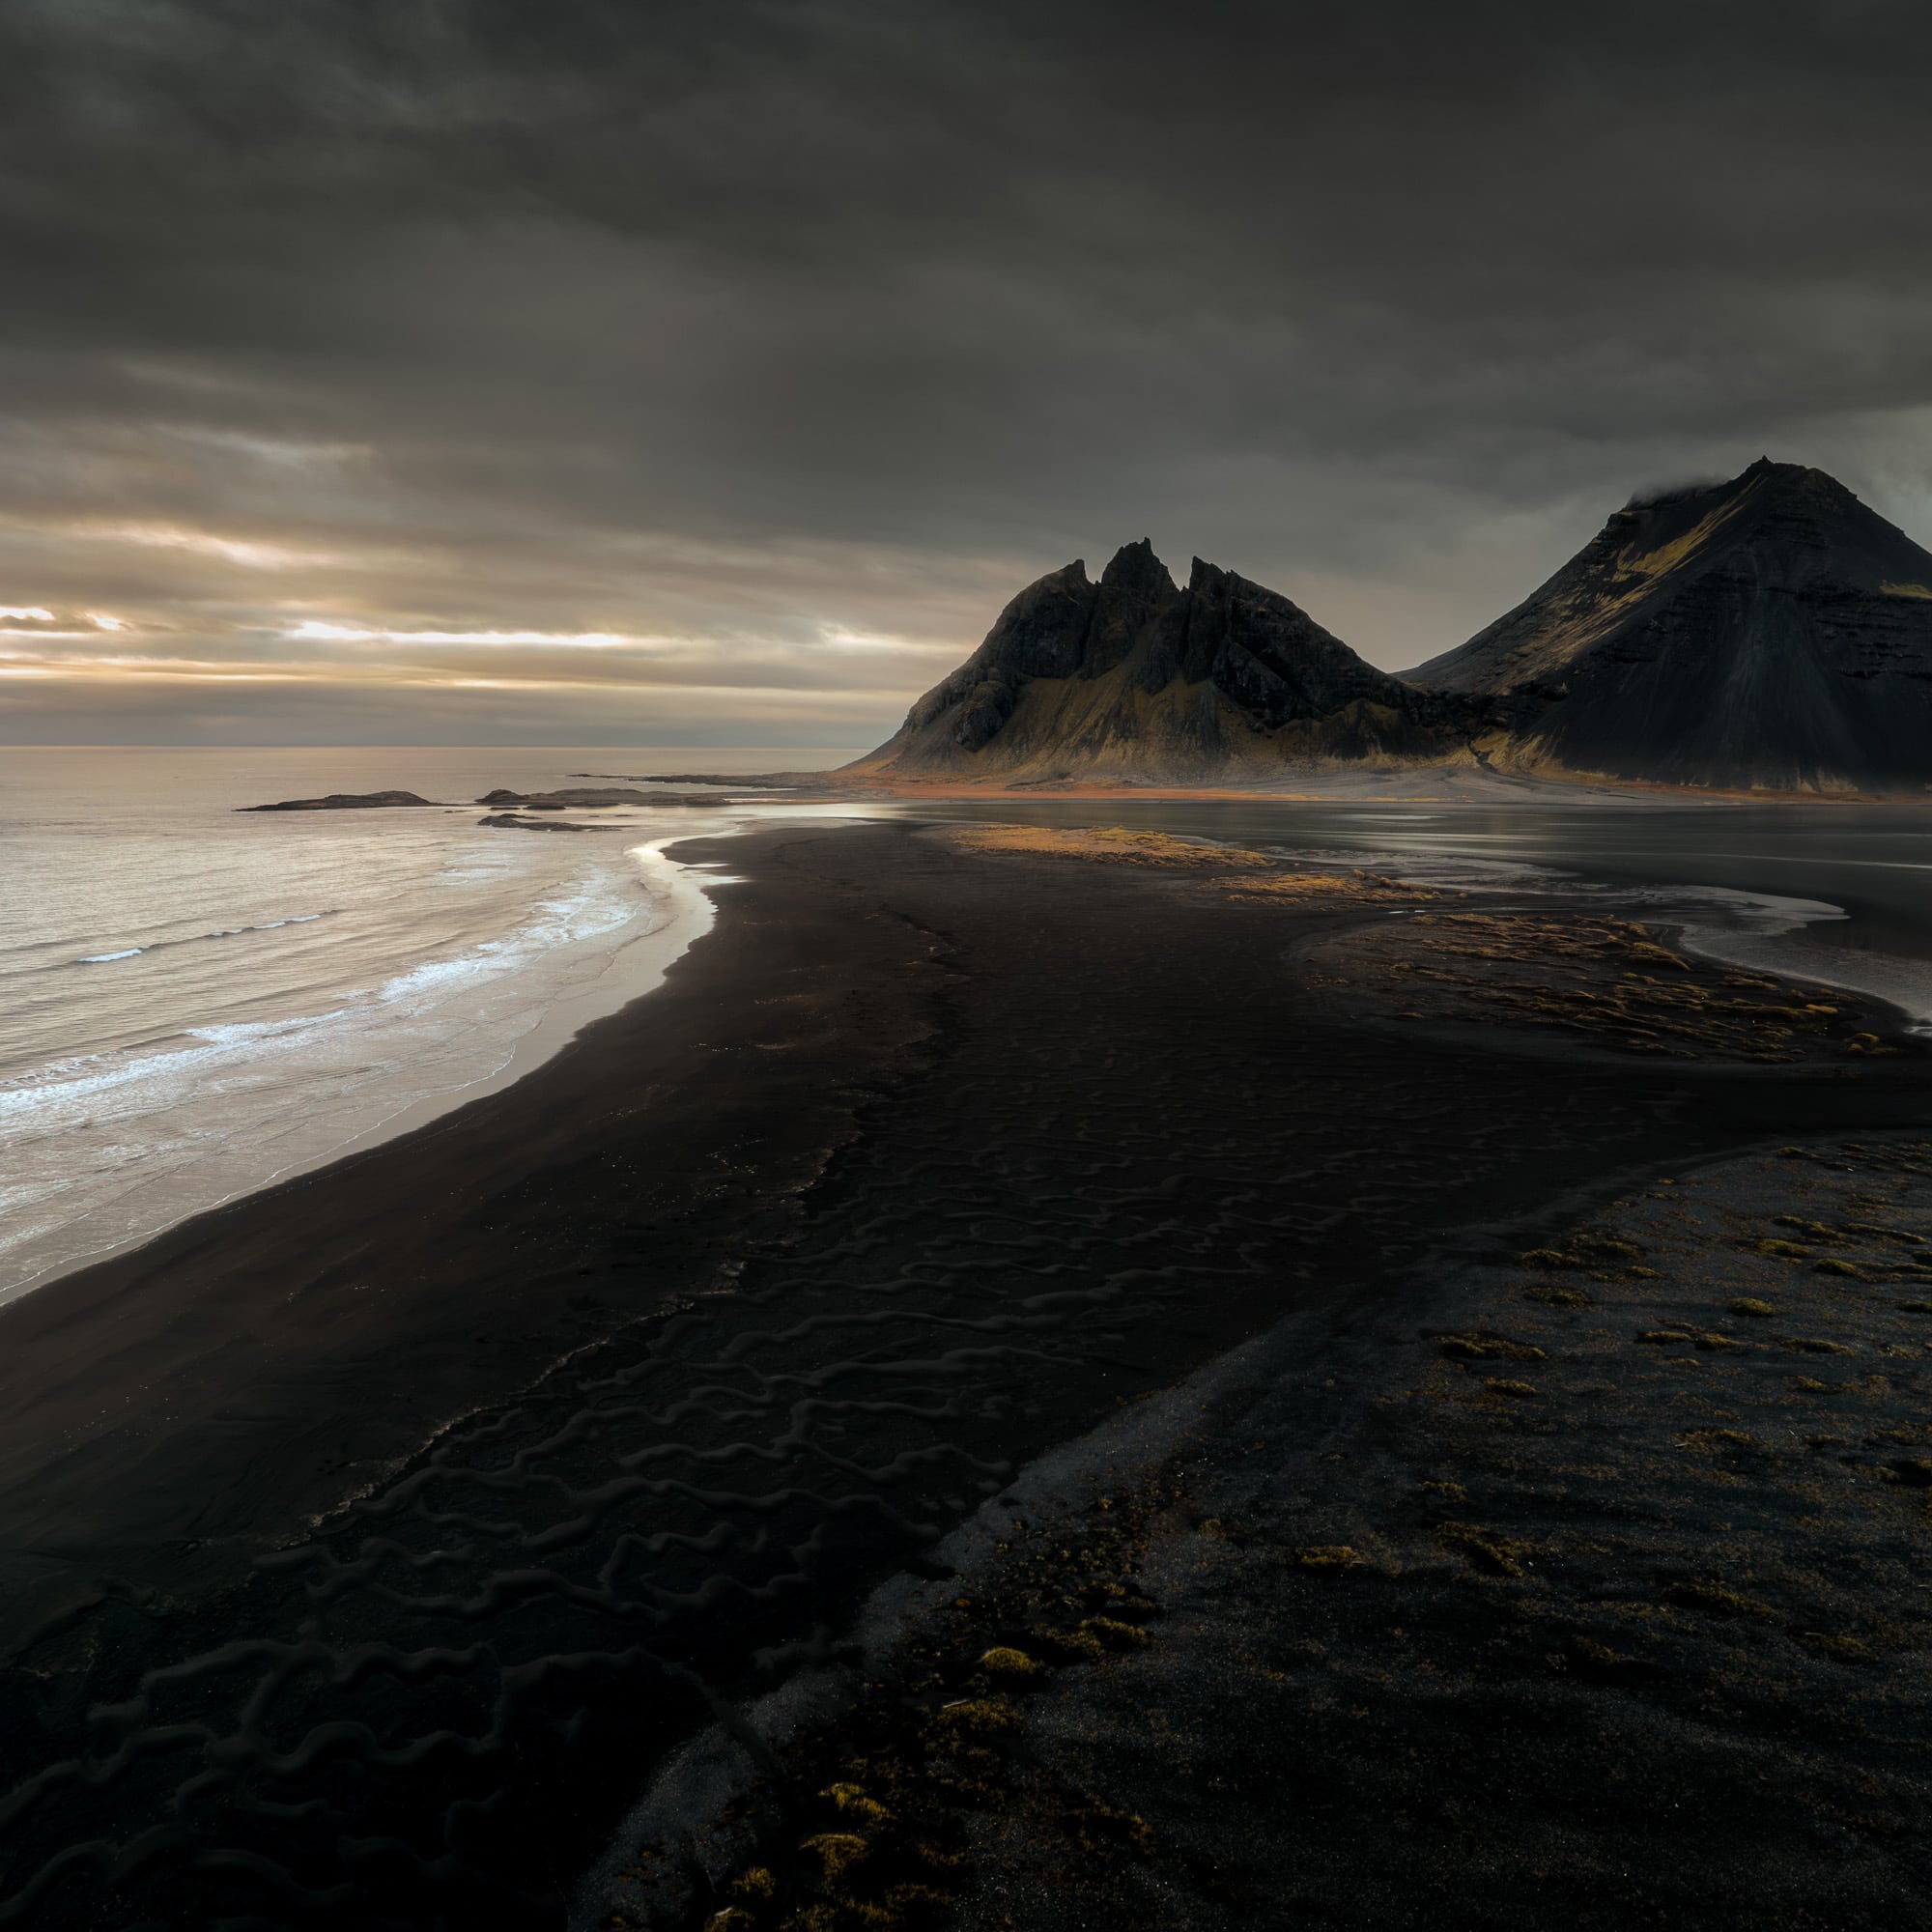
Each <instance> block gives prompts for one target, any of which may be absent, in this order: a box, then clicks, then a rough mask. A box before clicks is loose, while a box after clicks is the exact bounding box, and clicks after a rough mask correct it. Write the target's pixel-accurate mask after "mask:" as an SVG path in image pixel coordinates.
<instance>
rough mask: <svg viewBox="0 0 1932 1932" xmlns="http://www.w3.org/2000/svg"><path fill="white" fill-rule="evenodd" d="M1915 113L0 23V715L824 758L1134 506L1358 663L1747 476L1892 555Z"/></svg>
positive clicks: (1835, 45) (1514, 55)
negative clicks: (1608, 520) (1308, 619)
mask: <svg viewBox="0 0 1932 1932" xmlns="http://www.w3.org/2000/svg"><path fill="white" fill-rule="evenodd" d="M1565 14H1567V15H1569V17H1567V18H1565V17H1562V16H1563V15H1565ZM1928 83H1932V14H1927V13H1926V12H1925V10H1924V9H1923V8H1921V7H1918V6H1916V5H1909V4H1893V0H1833V4H1831V5H1829V6H1828V5H1822V4H1814V5H1791V4H1779V0H1752V4H1749V5H1731V4H1725V0H1715V4H1710V5H1705V6H1701V7H1698V8H1684V7H1682V6H1668V7H1666V6H1662V5H1658V4H1652V0H1635V4H1630V5H1625V6H1623V7H1620V8H1617V9H1591V10H1582V9H1576V10H1565V9H1550V8H1548V7H1543V6H1538V7H1531V6H1528V5H1499V4H1493V3H1492V0H1474V4H1470V5H1465V6H1463V7H1458V8H1441V7H1425V6H1423V5H1420V4H1414V3H1413V0H1404V4H1395V5H1390V4H1385V5H1381V6H1367V7H1363V6H1352V7H1349V8H1343V7H1340V6H1316V5H1307V4H1303V5H1292V6H1285V7H1284V6H1265V5H1260V4H1254V5H1248V4H1242V5H1233V4H1227V0H1218V4H1216V0H1208V4H1196V5H1193V6H1189V7H1186V8H1181V7H1179V6H1175V5H1173V4H1171V0H1169V4H1161V5H1146V4H1136V0H1115V4H1110V5H1109V6H1107V7H1104V8H1102V7H1098V6H1091V5H1084V4H1080V3H1079V0H1072V4H1064V5H1059V6H1054V7H1050V8H1041V7H1039V6H1037V5H1025V6H1022V5H1019V4H1017V3H1016V0H1015V4H987V0H975V3H974V4H954V3H953V0H927V4H923V5H922V6H920V7H917V8H906V7H903V6H895V5H888V4H884V0H783V4H745V0H701V3H699V0H660V4H658V5H654V6H653V7H651V8H648V9H641V8H639V7H637V6H635V5H634V4H632V3H631V0H556V4H554V5H545V6H537V5H533V4H531V3H530V0H493V4H486V3H485V0H438V4H431V0H295V4H291V5H289V6H286V7H275V8H261V7H252V6H244V5H243V4H241V0H195V4H191V5H190V4H170V3H169V0H86V3H85V4H83V3H82V0H38V4H36V0H26V4H23V5H22V6H20V7H17V8H14V9H11V10H8V11H7V13H6V14H5V15H4V17H0V261H4V263H5V265H6V268H7V271H8V274H7V285H8V296H7V300H6V301H5V302H4V303H0V415H4V417H5V421H4V424H3V425H0V428H3V429H4V435H0V604H4V605H5V606H6V607H7V609H8V611H9V612H10V613H11V614H0V738H11V739H14V740H16V741H17V740H39V741H42V742H62V741H99V740H102V739H122V738H131V739H141V738H151V739H156V740H161V741H168V740H175V741H183V740H185V741H211V740H230V741H237V740H252V741H256V742H325V741H327V740H328V739H330V738H331V737H335V738H351V739H373V740H387V741H390V742H434V741H445V742H487V741H490V740H500V739H508V740H521V741H523V742H533V743H542V742H579V743H587V742H607V743H618V742H658V743H663V742H669V741H675V740H680V739H684V740H690V741H693V742H705V741H709V742H714V743H716V742H733V741H735V742H766V743H783V742H790V743H797V744H802V745H810V744H818V745H850V744H858V743H863V742H867V741H869V740H870V739H872V738H874V737H876V736H880V735H883V733H884V732H885V731H886V730H887V729H889V728H890V727H891V725H892V724H893V723H894V722H895V718H896V715H897V713H898V712H899V711H900V710H901V709H902V708H903V705H904V703H905V701H906V699H907V698H908V697H909V696H911V695H912V694H913V693H915V692H917V691H918V690H920V689H922V688H923V687H924V686H925V685H927V684H929V683H931V682H932V681H933V680H934V679H935V678H936V677H937V676H938V675H939V674H940V672H942V671H943V670H944V669H945V668H948V667H949V666H950V664H951V663H952V661H953V660H954V659H955V658H956V657H957V656H959V655H961V654H963V652H964V651H965V650H966V649H968V648H970V646H971V645H972V644H973V643H974V642H975V641H977V639H978V637H979V636H980V633H982V632H983V631H984V629H985V628H986V627H987V625H988V623H989V622H990V621H991V618H992V615H993V614H994V612H995V611H997V609H998V607H999V605H1000V604H1001V603H1002V602H1004V600H1005V598H1006V597H1007V596H1008V595H1009V594H1010V592H1011V591H1012V590H1013V589H1014V588H1016V587H1017V586H1018V585H1019V583H1021V582H1024V581H1026V580H1027V579H1029V578H1031V577H1032V576H1035V575H1037V574H1038V572H1040V571H1041V570H1044V569H1048V568H1051V567H1053V566H1055V565H1057V564H1059V563H1061V562H1064V561H1065V559H1066V558H1067V557H1068V556H1071V555H1075V554H1082V555H1085V556H1087V557H1088V558H1089V560H1090V562H1093V563H1097V562H1098V561H1100V560H1102V559H1104V557H1105V555H1106V554H1109V553H1110V552H1111V550H1112V549H1113V548H1114V547H1115V545H1117V544H1118V543H1120V542H1122V541H1125V540H1127V539H1129V538H1132V537H1137V536H1140V535H1142V534H1144V533H1145V534H1151V535H1152V536H1153V537H1154V539H1155V542H1156V546H1157V548H1159V549H1161V550H1162V552H1163V554H1168V555H1169V556H1170V558H1171V560H1172V561H1174V562H1175V563H1176V564H1177V565H1178V566H1179V567H1180V568H1183V569H1184V567H1185V563H1186V559H1187V556H1188V555H1189V554H1190V553H1192V552H1199V553H1201V554H1204V555H1208V556H1210V557H1212V558H1214V559H1215V560H1216V561H1220V562H1223V563H1226V564H1228V565H1230V566H1231V567H1233V568H1236V569H1238V570H1241V571H1243V572H1245V573H1247V574H1248V575H1250V576H1253V577H1257V578H1260V579H1262V580H1263V581H1264V582H1270V583H1273V584H1275V585H1276V586H1277V587H1279V588H1281V589H1283V590H1286V591H1287V592H1288V593H1289V594H1290V595H1292V596H1294V597H1296V598H1297V599H1298V600H1299V601H1301V602H1302V603H1304V604H1306V605H1307V606H1308V607H1309V608H1310V609H1311V610H1312V611H1314V613H1315V614H1316V615H1317V616H1318V617H1319V618H1320V619H1321V621H1322V622H1323V623H1325V624H1326V625H1327V626H1328V627H1329V628H1330V629H1332V630H1334V631H1336V632H1338V633H1339V634H1340V635H1342V636H1343V637H1346V638H1348V639H1350V641H1351V642H1353V643H1355V644H1356V645H1357V647H1358V648H1360V649H1362V650H1364V652H1365V653H1366V654H1367V655H1369V656H1371V657H1373V658H1374V659H1376V660H1377V661H1378V662H1379V663H1382V664H1385V665H1390V666H1401V665H1405V664H1408V663H1413V662H1416V661H1418V660H1420V659H1422V658H1424V657H1426V656H1429V655H1431V654H1432V653H1434V652H1435V651H1436V650H1439V649H1442V648H1445V647H1446V646H1448V645H1449V644H1452V643H1455V642H1457V641H1460V639H1462V638H1463V637H1464V636H1466V635H1467V634H1468V633H1469V632H1470V631H1472V630H1474V629H1475V628H1476V627H1477V626H1478V625H1480V624H1481V623H1483V622H1485V621H1487V619H1488V618H1490V617H1491V616H1492V615H1494V614H1495V613H1496V612H1497V611H1500V610H1501V609H1503V608H1505V607H1506V606H1507V605H1509V604H1511V603H1513V602H1515V601H1517V599H1519V598H1520V596H1522V595H1524V594H1525V593H1526V592H1527V591H1528V590H1529V589H1531V588H1532V587H1533V586H1534V584H1535V583H1536V582H1538V581H1539V580H1540V579H1541V577H1543V576H1544V575H1546V574H1547V573H1548V570H1549V569H1551V568H1553V567H1554V565H1555V564H1556V563H1557V562H1558V561H1560V560H1561V558H1562V557H1563V556H1564V555H1566V554H1568V553H1569V551H1570V550H1572V549H1573V548H1575V546H1576V545H1577V543H1578V542H1580V541H1581V540H1582V538H1583V537H1584V536H1586V535H1587V534H1588V532H1589V531H1590V530H1592V529H1593V528H1594V527H1595V526H1597V525H1598V524H1599V523H1600V522H1601V520H1602V518H1603V516H1604V514H1605V512H1606V511H1607V510H1608V509H1609V508H1611V507H1613V506H1614V505H1615V503H1617V502H1618V501H1621V500H1622V499H1623V497H1626V496H1628V495H1629V494H1630V493H1631V492H1632V491H1633V490H1634V489H1637V488H1641V487H1645V486H1648V485H1653V484H1656V483H1658V482H1660V481H1668V480H1671V479H1674V478H1676V477H1678V476H1681V475H1686V474H1690V473H1700V472H1707V471H1714V470H1715V471H1719V472H1729V471H1732V470H1735V469H1739V468H1741V467H1742V466H1743V465H1744V464H1745V463H1747V462H1748V461H1749V460H1750V459H1751V458H1753V457H1755V456H1757V455H1759V454H1761V453H1767V452H1768V453H1770V454H1773V455H1776V456H1778V457H1781V458H1786V459H1790V460H1798V461H1807V462H1813V463H1818V464H1820V465H1822V466H1823V467H1826V468H1828V469H1833V471H1834V472H1835V473H1837V474H1839V475H1840V476H1841V477H1843V478H1844V480H1845V481H1847V482H1848V483H1850V484H1851V485H1852V487H1853V488H1855V489H1857V490H1859V491H1860V493H1861V495H1863V496H1865V497H1866V498H1867V499H1868V500H1870V501H1872V502H1873V503H1875V504H1876V505H1877V506H1878V507H1879V508H1880V509H1881V510H1883V511H1884V512H1885V513H1886V514H1888V515H1890V516H1892V517H1893V518H1894V519H1896V520H1897V521H1900V522H1901V523H1903V524H1905V526H1907V527H1908V528H1909V529H1911V530H1912V531H1913V532H1914V534H1916V535H1918V536H1920V537H1921V538H1923V537H1924V536H1926V535H1927V534H1928V532H1932V457H1928V454H1927V450H1928V442H1927V438H1926V434H1925V432H1926V431H1927V429H1928V427H1932V327H1928V324H1932V233H1928V230H1932V199H1928V198H1927V197H1926V196H1925V194H1924V193H1923V183H1924V181H1925V180H1926V179H1927V178H1928V173H1932V124H1928V117H1927V116H1926V115H1925V113H1924V111H1923V102H1924V100H1925V99H1926V98H1927V93H1928Z"/></svg>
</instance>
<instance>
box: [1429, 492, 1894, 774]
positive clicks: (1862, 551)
mask: <svg viewBox="0 0 1932 1932" xmlns="http://www.w3.org/2000/svg"><path fill="white" fill-rule="evenodd" d="M1407 676H1408V678H1409V679H1410V680H1411V681H1412V682H1413V683H1415V684H1418V685H1425V686H1430V687H1434V688H1437V689H1445V688H1446V689H1447V690H1450V691H1453V692H1459V693H1463V694H1465V695H1467V696H1472V697H1487V698H1488V699H1489V700H1490V701H1491V702H1492V704H1494V705H1495V706H1496V707H1497V714H1498V717H1499V720H1506V721H1507V724H1508V729H1507V732H1506V733H1505V734H1499V735H1498V736H1496V737H1494V738H1492V739H1491V740H1489V741H1486V742H1487V743H1488V745H1489V746H1490V748H1491V749H1490V755H1492V757H1493V758H1494V760H1495V762H1496V763H1498V764H1500V765H1505V766H1511V767H1514V768H1517V769H1524V770H1548V771H1552V772H1569V773H1576V774H1590V775H1601V776H1604V777H1609V778H1620V779H1635V780H1651V781H1664V782H1667V783H1675V784H1697V785H1723V786H1747V787H1752V786H1754V787H1765V788H1770V789H1776V790H1801V791H1804V790H1811V791H1846V790H1864V789H1876V790H1897V789H1900V788H1912V789H1920V788H1922V787H1924V786H1925V785H1926V784H1927V783H1928V782H1932V554H1927V553H1926V552H1925V551H1924V550H1921V549H1920V548H1919V546H1918V545H1917V544H1916V543H1914V542H1913V541H1912V540H1911V538H1909V537H1908V536H1906V535H1905V533H1904V532H1903V531H1901V530H1899V529H1897V528H1895V527H1894V526H1892V525H1890V524H1889V523H1887V522H1886V521H1885V520H1884V519H1883V518H1882V517H1880V516H1878V515H1877V514H1876V513H1875V512H1874V511H1872V510H1870V509H1868V508H1867V507H1866V506H1865V505H1864V504H1863V503H1861V502H1860V501H1859V499H1858V498H1857V497H1855V496H1853V494H1852V493H1851V492H1850V491H1849V490H1847V489H1846V488H1845V487H1844V486H1843V485H1842V484H1840V483H1838V482H1836V481H1835V480H1834V479H1833V478H1832V477H1830V476H1828V475H1826V474H1825V472H1824V471H1823V470H1819V469H1804V468H1802V467H1801V466H1799V465H1797V464H1790V463H1773V462H1771V461H1770V460H1769V459H1765V460H1762V461H1759V462H1757V463H1754V464H1752V465H1751V466H1750V468H1749V469H1747V470H1745V471H1744V473H1743V474H1742V475H1740V476H1737V477H1735V478H1733V479H1732V480H1731V481H1730V482H1728V483H1723V484H1719V485H1716V486H1713V487H1709V488H1698V489H1691V490H1683V491H1677V492H1674V493H1672V494H1670V495H1668V496H1663V497H1655V498H1653V499H1651V500H1649V501H1647V502H1641V503H1633V504H1632V505H1630V506H1629V507H1628V508H1626V509H1623V510H1619V511H1618V512H1617V513H1616V514H1615V515H1614V516H1613V517H1611V518H1610V520H1609V522H1608V523H1607V524H1606V525H1605V526H1604V528H1603V530H1602V531H1601V532H1600V533H1599V534H1598V535H1597V536H1596V537H1595V538H1594V539H1592V541H1591V542H1590V543H1589V544H1588V545H1586V546H1585V547H1584V549H1583V550H1581V551H1580V552H1578V553H1577V555H1576V556H1574V557H1573V558H1572V559H1571V560H1570V561H1569V562H1568V563H1566V564H1565V565H1564V566H1563V568H1562V569H1561V570H1559V571H1558V572H1557V573H1556V575H1555V576H1554V577H1552V578H1551V579H1550V580H1549V581H1548V582H1547V583H1545V584H1544V585H1543V586H1542V587H1541V588H1540V589H1538V590H1537V591H1536V592H1535V593H1534V594H1533V595H1532V596H1531V597H1530V598H1528V599H1527V600H1526V601H1525V602H1524V603H1522V604H1520V605H1519V606H1518V607H1517V608H1516V609H1515V610H1514V611H1510V612H1508V613H1507V614H1506V615H1505V616H1502V617H1499V618H1498V619H1497V620H1496V621H1495V622H1494V623H1493V624H1492V625H1490V626H1489V627H1488V629H1486V630H1484V631H1482V632H1480V633H1479V634H1478V635H1477V636H1476V637H1474V638H1472V639H1470V640H1469V641H1468V642H1467V643H1465V644H1463V645H1462V646H1461V647H1460V648H1459V649H1457V650H1453V651H1450V652H1448V653H1447V654H1446V655H1444V656H1442V657H1439V658H1435V659H1432V660H1431V661H1430V662H1429V663H1427V664H1424V665H1421V666H1419V667H1417V668H1415V669H1414V670H1412V671H1409V672H1408V673H1407Z"/></svg>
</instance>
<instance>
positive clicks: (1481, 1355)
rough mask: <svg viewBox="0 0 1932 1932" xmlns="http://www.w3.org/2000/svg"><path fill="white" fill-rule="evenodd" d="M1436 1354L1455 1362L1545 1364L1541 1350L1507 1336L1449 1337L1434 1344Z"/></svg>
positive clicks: (1476, 1335)
mask: <svg viewBox="0 0 1932 1932" xmlns="http://www.w3.org/2000/svg"><path fill="white" fill-rule="evenodd" d="M1436 1349H1437V1352H1438V1353H1440V1354H1444V1355H1446V1356H1448V1357H1449V1359H1450V1360H1451V1361H1456V1362H1547V1361H1548V1359H1549V1357H1548V1354H1546V1353H1545V1352H1544V1350H1541V1349H1539V1348H1536V1347H1535V1346H1534V1345H1533V1344H1531V1343H1528V1342H1513V1341H1511V1340H1510V1338H1509V1337H1508V1336H1507V1335H1493V1334H1475V1335H1449V1336H1445V1337H1444V1338H1443V1340H1442V1341H1441V1342H1439V1343H1437V1344H1436Z"/></svg>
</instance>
